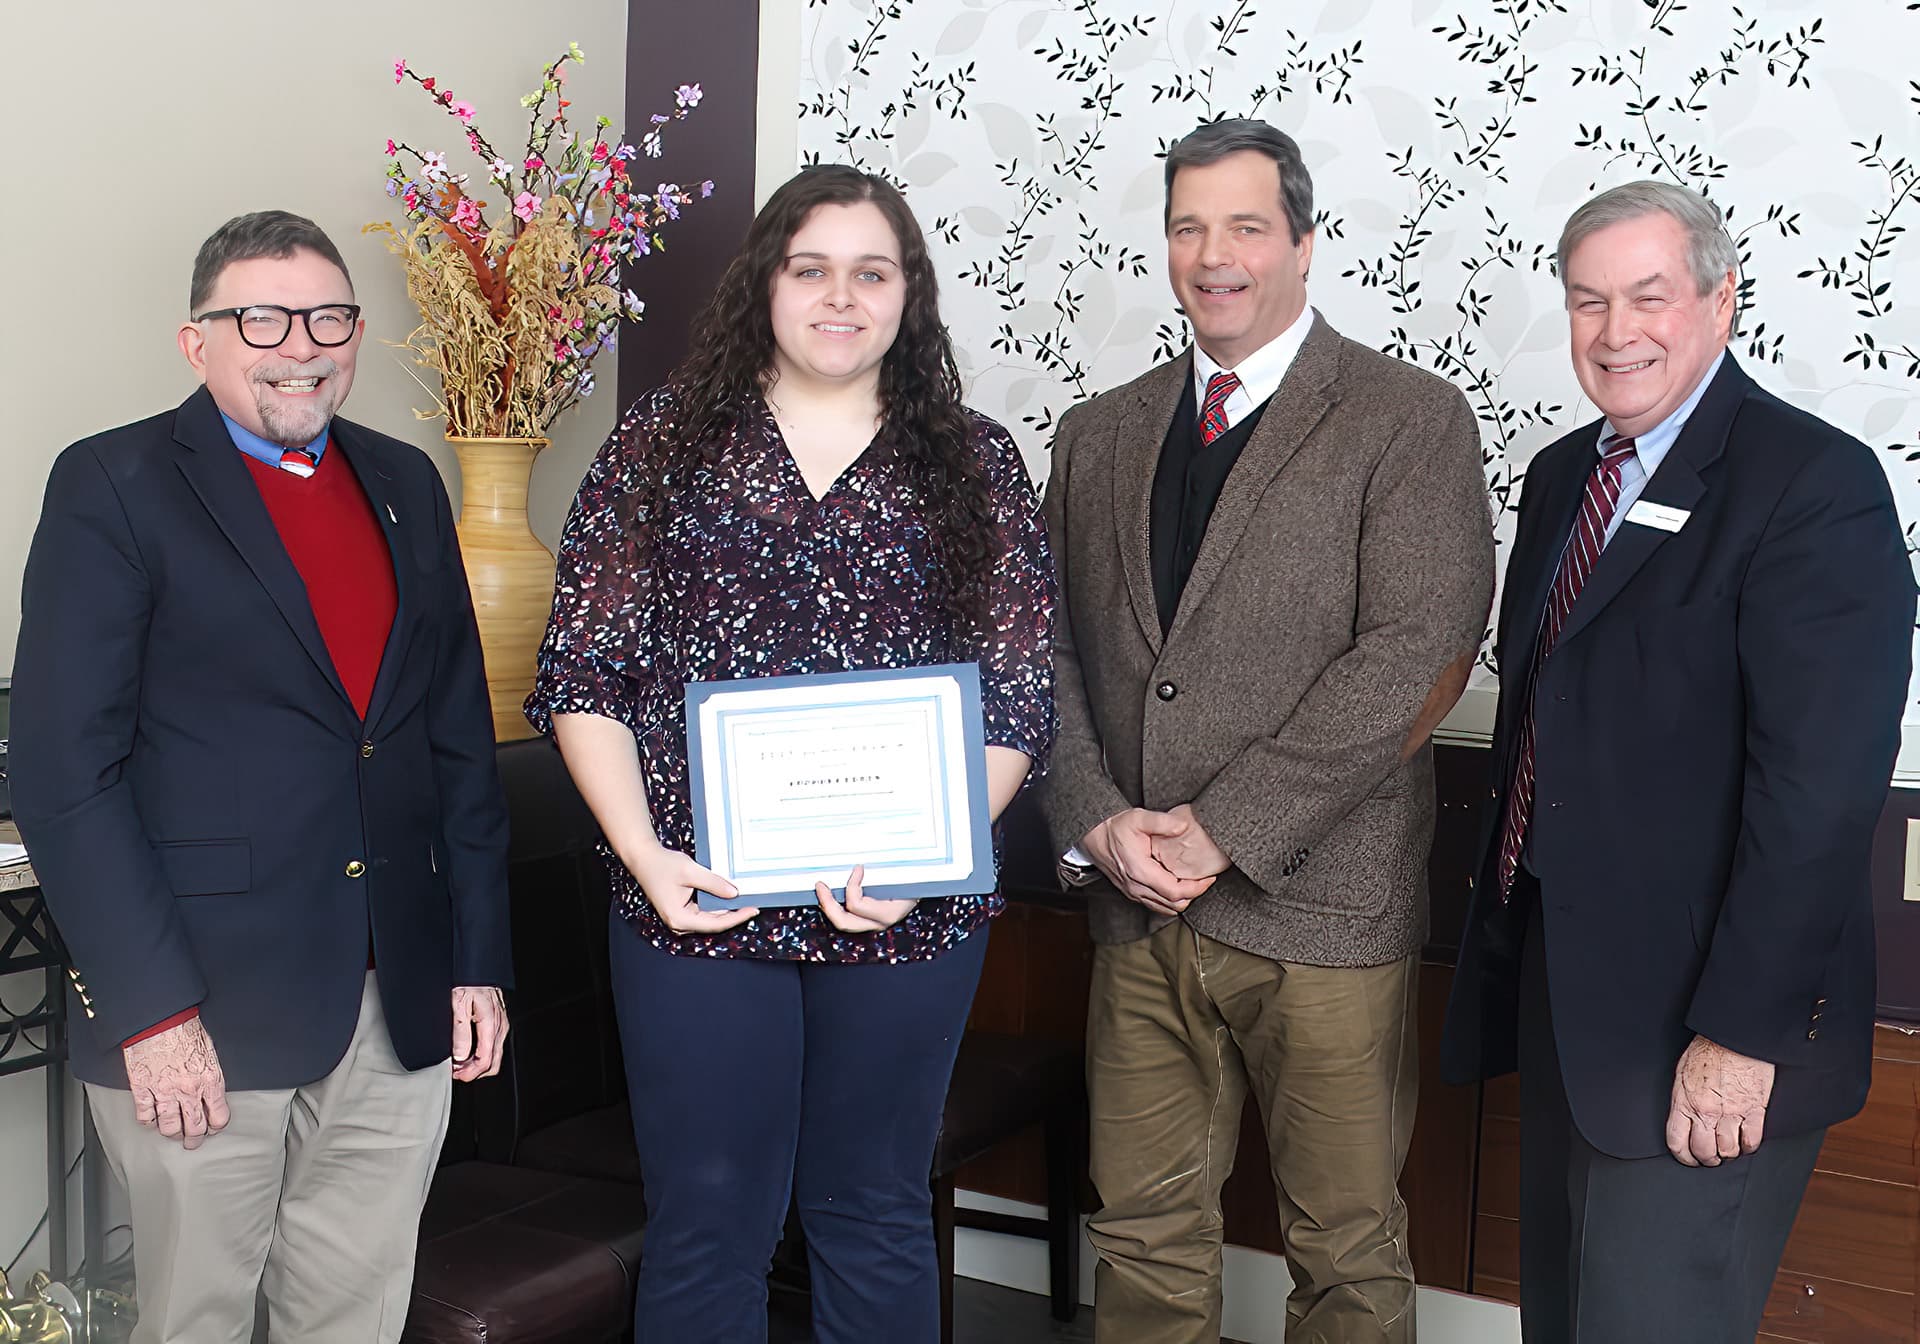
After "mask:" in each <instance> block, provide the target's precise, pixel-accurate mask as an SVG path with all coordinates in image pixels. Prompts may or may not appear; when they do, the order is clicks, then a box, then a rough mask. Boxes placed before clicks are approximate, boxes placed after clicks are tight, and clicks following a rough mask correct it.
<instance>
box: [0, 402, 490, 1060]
mask: <svg viewBox="0 0 1920 1344" xmlns="http://www.w3.org/2000/svg"><path fill="white" fill-rule="evenodd" d="M332 433H333V438H332V444H333V446H332V448H331V449H330V451H334V452H339V453H341V454H343V455H344V457H345V459H346V461H347V462H348V463H349V464H350V465H351V466H352V468H353V470H354V473H355V474H356V475H357V476H358V477H359V479H360V483H361V485H362V486H363V487H364V488H365V490H366V492H367V497H368V499H369V500H371V501H372V504H373V511H374V513H375V514H376V515H377V516H378V517H379V519H380V525H381V527H382V529H383V530H384V531H385V533H386V538H387V545H388V547H389V549H390V551H391V553H392V557H393V567H394V575H395V578H396V580H397V581H398V588H399V609H398V613H397V615H396V616H395V618H394V623H393V631H392V634H391V635H390V637H389V639H388V642H387V646H386V650H385V653H384V655H383V658H382V661H381V665H380V673H379V677H378V679H377V681H376V683H375V685H374V689H373V695H372V699H371V701H370V703H369V706H368V713H367V719H366V721H365V722H364V723H362V722H361V720H360V717H359V715H358V714H357V713H356V711H355V710H354V707H353V704H352V702H351V701H350V700H349V699H348V697H347V693H346V690H345V688H344V687H343V686H342V685H341V683H340V679H339V677H338V676H337V675H336V674H335V672H334V669H333V662H332V660H331V658H330V657H329V656H328V654H327V649H326V645H325V643H324V642H323V640H322V639H321V636H320V630H319V626H318V625H317V624H316V622H315V621H314V617H313V610H312V607H311V605H310V604H309V602H308V600H307V594H306V589H305V586H304V585H303V584H302V582H301V579H300V576H299V573H298V572H297V571H296V570H295V569H294V566H293V562H292V560H291V559H289V558H288V555H287V552H286V548H285V547H284V546H283V545H282V544H281V541H280V537H279V533H278V532H277V531H276V530H275V528H274V524H273V520H272V518H271V517H270V516H269V515H268V513H267V509H266V505H265V504H264V503H263V502H262V500H261V498H260V493H259V490H258V488H257V487H256V486H255V485H254V482H253V481H252V479H251V478H250V476H249V474H248V468H247V465H246V463H245V461H244V460H243V459H242V457H241V454H240V453H239V451H238V450H236V449H235V448H234V446H233V440H232V438H231V437H230V436H229V435H228V433H227V430H226V426H225V425H224V424H223V423H222V422H221V420H220V415H219V412H218V411H217V410H216V409H215V406H214V403H213V398H212V397H211V396H210V395H209V394H208V393H207V391H206V390H205V389H204V388H203V389H201V390H200V391H198V392H196V393H194V394H193V395H192V396H191V397H189V398H188V399H187V400H186V401H185V402H184V403H183V404H182V405H181V406H180V408H179V409H178V410H175V411H169V412H167V413H165V414H163V415H158V416H155V417H154V418H152V419H150V420H144V421H141V422H140V423H138V424H134V425H127V426H124V427H122V428H120V429H114V430H109V431H107V432H106V433H104V434H99V435H96V436H94V437H93V438H90V439H85V440H83V441H81V442H80V443H76V444H74V445H73V446H72V447H71V448H68V449H67V450H66V451H65V452H64V453H62V454H61V455H60V457H59V459H58V460H57V461H56V462H55V463H54V466H53V471H52V474H51V476H50V477H49V478H48V481H47V492H46V502H45V505H44V507H43V508H42V511H41V515H40V523H39V527H38V529H37V530H36V532H35V533H34V539H33V547H32V550H31V552H30V554H29V556H28V560H27V568H26V578H25V582H24V585H23V590H22V595H21V622H20V637H19V646H18V649H17V651H16V654H15V662H14V674H13V675H14V689H13V697H14V699H13V705H14V713H13V739H12V745H11V749H10V760H9V772H10V773H11V775H12V780H13V806H14V813H15V819H16V820H17V822H18V823H19V826H20V831H21V835H22V837H23V838H24V840H25V841H26V844H27V848H28V849H29V851H30V852H31V854H32V856H33V865H34V869H35V871H36V872H37V873H38V875H39V878H40V882H41V885H42V888H43V890H44V891H45V893H46V899H47V904H48V907H49V908H50V909H51V910H52V912H53V916H54V920H55V923H56V924H57V925H58V927H59V930H60V933H61V936H62V937H63V938H64V939H65V941H66V944H67V947H68V949H69V951H70V953H71V955H72V960H73V970H74V980H75V982H76V983H75V986H74V992H75V995H76V997H75V998H74V1000H73V1001H72V1004H71V1006H72V1007H73V1009H74V1020H75V1022H76V1023H77V1024H78V1025H77V1029H76V1030H75V1031H74V1033H73V1040H72V1062H73V1068H74V1072H75V1073H76V1074H77V1075H78V1076H79V1077H81V1078H83V1079H85V1080H86V1081H88V1082H92V1083H101V1084H106V1085H108V1086H115V1087H125V1086H126V1085H127V1079H126V1070H125V1068H124V1066H123V1064H122V1061H121V1057H120V1042H121V1041H123V1040H125V1039H127V1038H128V1037H130V1036H133V1035H136V1034H137V1033H139V1032H140V1031H143V1030H145V1029H146V1028H147V1027H150V1026H152V1025H153V1024H154V1023H156V1022H159V1021H161V1020H163V1019H165V1018H167V1017H168V1016H170V1015H172V1014H174V1013H177V1012H179V1011H180V1010H182V1009H184V1008H186V1007H188V1006H190V1005H194V1004H197V1005H199V1008H200V1015H201V1018H202V1020H203V1021H204V1022H205V1023H206V1027H207V1031H208V1033H209V1034H210V1036H211V1037H212V1039H213V1043H214V1048H215V1049H216V1050H218V1051H219V1054H220V1063H221V1066H222V1068H223V1069H224V1071H225V1073H226V1079H227V1085H228V1087H229V1088H235V1089H242V1088H279V1087H295V1086H299V1085H301V1084H304V1083H308V1082H311V1081H313V1080H315V1079H317V1078H321V1077H324V1076H325V1075H326V1074H327V1073H329V1072H331V1071H332V1069H333V1067H334V1065H335V1064H336V1063H337V1062H338V1061H339V1060H340V1058H341V1056H342V1054H343V1053H344V1052H345V1050H346V1046H347V1043H348V1041H349V1039H350V1038H351V1037H352V1034H353V1030H354V1024H355V1021H356V1020H357V1018H358V1014H359V1007H360V998H361V990H362V986H363V985H364V983H365V978H366V967H367V938H368V931H369V928H371V931H372V939H373V947H374V951H375V956H376V960H377V962H378V968H379V987H380V996H381V1004H382V1007H383V1009H384V1011H385V1014H386V1018H387V1026H388V1030H389V1032H390V1033H391V1035H392V1038H393V1044H394V1048H395V1050H396V1052H397V1053H398V1054H399V1057H400V1059H401V1061H402V1062H403V1063H404V1064H405V1065H406V1066H407V1067H408V1068H410V1069H417V1068H423V1067H426V1066H428V1065H431V1064H435V1063H438V1062H439V1061H441V1060H444V1059H445V1058H446V1057H447V1054H448V1050H449V1047H450V1045H451V1032H452V1008H451V990H452V988H453V986H455V985H500V986H506V985H507V984H508V983H509V980H510V976H511V960H510V954H509V946H508V933H507V893H506V846H507V816H506V807H505V803H504V801H503V799H502V795H501V792H500V781H499V776H498V773H497V771H496V769H495V766H494V759H493V728H492V719H491V716H490V713H489V709H488V703H487V688H486V677H485V674H484V672H483V671H482V668H481V661H480V644H479V637H478V635H477V634H476V632H475V629H474V623H473V607H472V602H471V599H470V598H469V596H468V592H467V582H466V576H465V572H464V570H463V569H462V567H461V563H460V551H459V543H458V541H457V540H456V538H455V536H454V530H453V516H452V510H451V508H450V507H449V505H448V502H447V496H446V491H445V489H444V487H443V486H442V485H441V483H440V477H439V474H438V472H436V471H435V469H434V467H433V464H432V462H431V461H430V460H429V459H428V458H427V456H426V455H425V454H424V453H421V452H420V451H419V450H418V449H416V448H412V447H410V446H408V445H407V444H404V443H401V442H400V441H399V440H397V439H390V438H388V437H386V436H385V435H382V434H376V433H374V432H373V431H372V430H369V429H365V428H363V427H361V426H359V425H355V424H352V423H349V422H348V421H345V420H340V419H336V420H334V422H333V426H332Z"/></svg>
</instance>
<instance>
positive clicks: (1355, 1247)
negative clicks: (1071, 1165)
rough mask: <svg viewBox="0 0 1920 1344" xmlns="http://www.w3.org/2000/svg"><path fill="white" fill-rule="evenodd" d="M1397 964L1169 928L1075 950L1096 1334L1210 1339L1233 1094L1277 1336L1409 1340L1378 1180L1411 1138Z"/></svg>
mask: <svg viewBox="0 0 1920 1344" xmlns="http://www.w3.org/2000/svg"><path fill="white" fill-rule="evenodd" d="M1417 965H1418V958H1417V957H1408V958H1406V959H1405V960H1403V961H1397V962H1394V963H1392V964H1390V965H1387V966H1377V967H1369V968H1361V969H1353V968H1327V967H1318V966H1298V965H1292V964H1289V963H1285V962H1276V961H1270V960H1268V959H1267V958H1265V957H1261V956H1256V955H1254V954H1252V953H1250V952H1242V951H1239V950H1238V949H1236V948H1231V947H1228V946H1227V945H1226V944H1224V943H1219V942H1215V941H1214V940H1213V939H1210V938H1207V937H1205V936H1203V935H1201V934H1198V933H1195V932H1194V931H1193V930H1192V929H1191V928H1189V927H1188V926H1187V925H1186V923H1185V922H1184V921H1179V920H1176V921H1175V922H1173V923H1172V924H1169V925H1167V926H1166V927H1165V928H1162V929H1161V930H1159V931H1158V932H1157V933H1155V934H1153V935H1152V936H1151V937H1148V938H1143V939H1139V940H1137V941H1135V942H1130V943H1121V944H1117V945H1109V946H1101V947H1098V948H1096V949H1095V951H1094V962H1093V991H1092V1001H1091V1005H1090V1010H1089V1015H1088V1025H1087V1078H1088V1091H1089V1095H1090V1099H1091V1106H1092V1163H1093V1181H1094V1185H1095V1186H1096V1187H1097V1188H1098V1190H1099V1192H1100V1198H1101V1200H1102V1201H1103V1203H1104V1206H1105V1207H1104V1208H1102V1209H1101V1211H1100V1212H1099V1213H1097V1214H1095V1215H1093V1218H1092V1220H1091V1222H1090V1223H1089V1225H1088V1229H1087V1230H1088V1234H1089V1236H1090V1237H1091V1239H1092V1241H1093V1244H1094V1247H1095V1249H1096V1250H1097V1251H1098V1252H1099V1256H1100V1262H1099V1266H1098V1269H1097V1271H1096V1275H1095V1284H1096V1289H1095V1297H1094V1302H1095V1307H1094V1328H1095V1338H1096V1339H1097V1340H1099V1341H1100V1344H1200V1342H1201V1341H1206V1342H1207V1344H1212V1342H1213V1341H1217V1340H1218V1339H1219V1338H1220V1316H1221V1293H1220V1260H1221V1231H1222V1220H1221V1214H1220V1188H1221V1186H1222V1185H1223V1184H1224V1183H1225V1182H1226V1179H1227V1176H1228V1174H1229V1173H1230V1172H1231V1171H1232V1170H1233V1157H1234V1148H1235V1145H1236V1143H1237V1142H1238V1140H1239V1134H1240V1112H1241V1109H1242V1107H1243V1105H1244V1103H1245V1100H1246V1096H1247V1091H1248V1088H1249V1086H1251V1088H1252V1091H1253V1095H1254V1098H1255V1100H1256V1102H1257V1103H1258V1105H1259V1108H1260V1112H1261V1115H1262V1117H1263V1118H1264V1121H1265V1126H1266V1134H1267V1148H1268V1151H1269V1153H1270V1154H1271V1161H1272V1167H1273V1180H1274V1184H1275V1186H1276V1187H1277V1188H1278V1191H1277V1192H1278V1196H1279V1206H1280V1229H1281V1234H1282V1236H1283V1238H1284V1241H1285V1246H1286V1254H1287V1264H1288V1267H1289V1268H1290V1269H1291V1270H1292V1275H1293V1282H1294V1289H1293V1294H1292V1296H1291V1297H1289V1298H1288V1301H1287V1339H1288V1340H1289V1341H1290V1344H1336V1342H1337V1344H1354V1342H1357V1341H1391V1344H1412V1341H1413V1338H1414V1309H1413V1308H1414V1287H1413V1266H1412V1263H1411V1262H1410V1260H1409V1259H1408V1256H1407V1214H1406V1207H1405V1205H1403V1204H1402V1203H1401V1200H1400V1194H1399V1190H1398V1189H1397V1181H1398V1177H1399V1174H1400V1167H1401V1164H1402V1163H1403V1162H1405V1160H1406V1156H1407V1145H1408V1142H1409V1141H1410V1140H1411V1138H1412V1135H1413V1112H1414V1094H1415V1087H1416V1081H1417V1073H1418V1067H1419V1064H1418V1040H1417V1034H1416V1027H1415V1020H1414V1012H1415V1007H1416V998H1415V994H1414V982H1415V976H1416V968H1417Z"/></svg>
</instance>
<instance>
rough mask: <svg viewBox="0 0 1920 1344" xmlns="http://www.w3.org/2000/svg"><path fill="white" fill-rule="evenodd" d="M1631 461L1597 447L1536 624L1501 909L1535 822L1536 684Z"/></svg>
mask: <svg viewBox="0 0 1920 1344" xmlns="http://www.w3.org/2000/svg"><path fill="white" fill-rule="evenodd" d="M1632 456H1633V440H1632V439H1621V438H1613V439H1608V440H1607V441H1605V442H1604V443H1602V444H1601V445H1600V461H1599V464H1598V465H1596V466H1595V467H1594V469H1593V474H1592V475H1591V476H1589V477H1587V495H1586V498H1585V499H1583V500H1581V501H1580V516H1579V517H1578V518H1576V519H1575V520H1574V524H1573V532H1572V534H1571V535H1570V536H1569V537H1568V538H1567V549H1566V550H1565V552H1563V553H1562V554H1561V556H1560V569H1559V572H1558V573H1556V574H1555V575H1554V577H1553V591H1552V593H1551V594H1550V595H1549V596H1548V598H1547V610H1546V612H1545V614H1544V615H1543V616H1542V617H1541V619H1540V639H1539V642H1538V643H1537V644H1535V645H1534V655H1533V678H1532V685H1531V686H1530V687H1529V689H1528V692H1527V712H1526V718H1525V719H1524V720H1522V722H1521V724H1520V757H1519V760H1518V762H1517V763H1516V764H1515V765H1514V769H1513V787H1512V788H1510V789H1508V790H1507V816H1506V822H1505V824H1504V825H1503V826H1502V827H1501V831H1500V903H1501V904H1502V905H1504V904H1506V902H1507V901H1508V899H1510V898H1511V896H1512V895H1513V877H1514V873H1515V872H1516V871H1518V869H1519V867H1520V851H1521V850H1522V849H1524V848H1525V847H1526V843H1527V823H1528V822H1530V821H1531V820H1532V819H1533V697H1534V691H1535V688H1537V687H1538V686H1539V684H1540V669H1541V668H1542V667H1544V666H1545V665H1546V661H1547V658H1548V656H1549V655H1551V654H1552V653H1553V646H1554V645H1555V644H1556V643H1558V642H1559V639H1560V630H1561V628H1562V627H1563V626H1565V625H1566V623H1567V616H1568V614H1569V613H1570V612H1572V610H1573V604H1574V602H1575V601H1576V600H1577V599H1578V598H1579V596H1580V590H1581V589H1582V588H1584V587H1585V586H1586V583H1587V575H1589V574H1591V573H1592V572H1593V566H1594V563H1595V562H1596V561H1598V560H1599V559H1600V552H1601V551H1602V550H1604V549H1605V548H1606V544H1607V524H1608V523H1610V522H1612V521H1613V514H1614V510H1615V509H1617V508H1619V507H1620V473H1621V471H1622V470H1623V469H1624V468H1625V467H1626V465H1627V459H1628V458H1630V457H1632Z"/></svg>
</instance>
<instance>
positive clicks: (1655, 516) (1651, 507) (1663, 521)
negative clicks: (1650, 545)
mask: <svg viewBox="0 0 1920 1344" xmlns="http://www.w3.org/2000/svg"><path fill="white" fill-rule="evenodd" d="M1691 517H1693V514H1692V513H1691V512H1690V511H1689V510H1686V509H1676V508H1674V507H1673V506H1672V505H1671V504H1655V503H1654V502H1653V501H1652V500H1649V499H1637V500H1635V501H1634V502H1633V507H1632V508H1630V509H1628V510H1627V521H1628V522H1630V523H1639V524H1640V525H1641V526H1642V527H1657V528H1659V529H1660V530H1661V531H1662V532H1678V531H1679V530H1680V529H1681V528H1682V527H1685V526H1686V523H1687V519H1689V518H1691Z"/></svg>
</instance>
